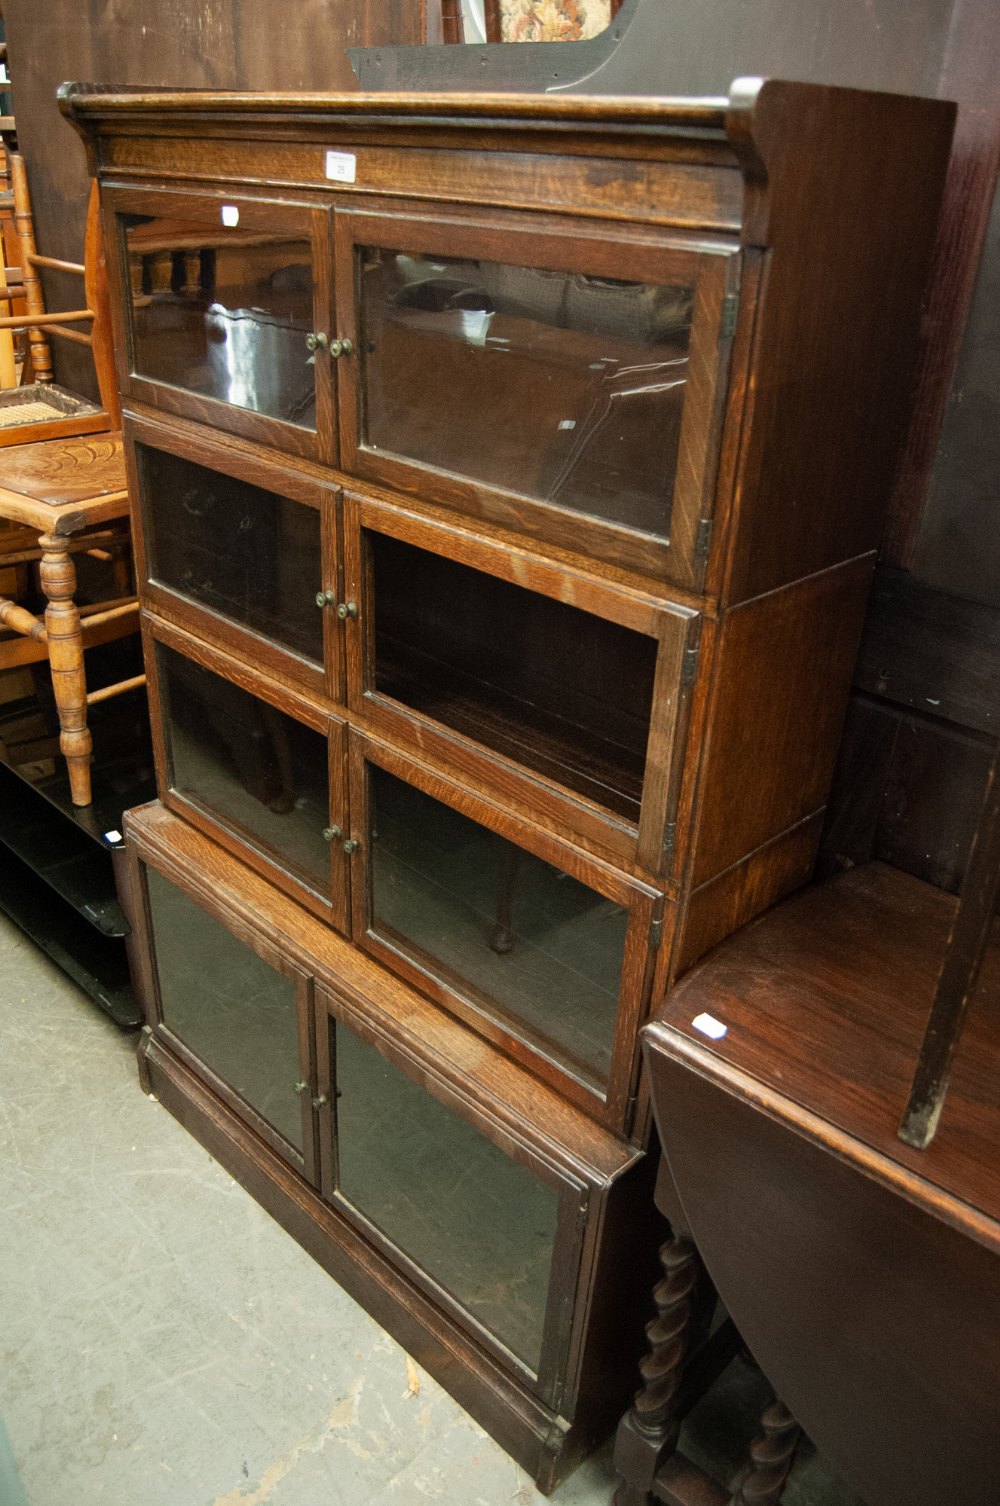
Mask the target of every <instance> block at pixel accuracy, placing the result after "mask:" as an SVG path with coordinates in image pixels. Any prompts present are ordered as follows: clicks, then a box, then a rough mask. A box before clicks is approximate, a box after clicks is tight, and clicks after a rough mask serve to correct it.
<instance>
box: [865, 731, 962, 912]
mask: <svg viewBox="0 0 1000 1506" xmlns="http://www.w3.org/2000/svg"><path fill="white" fill-rule="evenodd" d="M990 753H991V748H990V745H989V743H984V742H983V741H982V740H980V739H978V738H976V737H975V736H973V735H970V734H968V733H963V732H962V731H961V730H960V729H958V728H954V727H950V726H947V725H946V724H942V723H936V724H935V723H927V722H923V721H921V720H920V719H918V718H916V717H905V718H901V719H900V725H899V729H898V733H897V737H896V743H895V748H894V751H893V759H892V765H891V768H890V770H889V777H888V779H887V781H886V787H885V799H884V803H883V806H882V810H881V812H880V816H879V823H878V827H877V829H876V834H875V844H874V853H873V855H874V856H875V857H879V858H881V859H883V861H885V862H886V863H891V864H892V865H893V867H895V868H902V869H904V871H905V872H907V873H913V874H916V875H918V876H919V877H920V878H924V879H926V880H927V881H928V883H931V884H937V885H938V886H939V887H941V888H944V889H949V890H951V891H952V892H956V891H957V890H958V888H959V886H960V884H961V882H962V878H963V876H964V874H965V869H966V865H967V863H968V859H969V848H970V845H971V842H972V833H973V829H974V828H975V824H976V820H977V818H978V816H979V812H980V809H981V807H982V802H983V791H984V790H985V788H986V775H987V771H988V769H989V762H990Z"/></svg>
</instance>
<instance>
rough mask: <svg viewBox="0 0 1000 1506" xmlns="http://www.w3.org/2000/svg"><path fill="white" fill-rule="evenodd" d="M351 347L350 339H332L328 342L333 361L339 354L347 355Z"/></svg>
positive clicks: (352, 347)
mask: <svg viewBox="0 0 1000 1506" xmlns="http://www.w3.org/2000/svg"><path fill="white" fill-rule="evenodd" d="M353 349H354V346H353V345H352V344H351V342H350V340H333V341H331V343H330V354H331V356H332V357H333V359H334V360H335V361H336V360H337V359H338V357H340V356H349V355H350V354H351V351H352V350H353Z"/></svg>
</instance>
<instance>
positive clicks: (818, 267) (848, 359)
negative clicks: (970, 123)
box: [726, 82, 952, 601]
mask: <svg viewBox="0 0 1000 1506" xmlns="http://www.w3.org/2000/svg"><path fill="white" fill-rule="evenodd" d="M801 88H802V86H800V85H795V84H784V83H775V82H768V83H765V84H764V86H763V87H762V89H761V90H760V92H759V94H758V95H757V98H756V102H755V103H754V105H753V106H752V108H751V110H750V112H749V117H748V119H747V121H746V126H747V128H748V129H749V130H750V131H751V133H752V137H753V149H754V150H755V151H756V152H757V153H758V154H759V158H760V162H761V163H762V167H759V168H758V171H762V172H763V173H764V174H765V175H766V179H767V192H766V197H764V196H758V194H757V193H756V192H754V191H753V190H752V188H751V189H748V224H747V226H746V228H745V231H744V234H745V236H746V237H747V238H749V239H750V240H751V241H752V242H753V243H754V244H762V245H767V246H770V247H771V256H770V265H769V268H768V272H767V275H766V280H765V287H764V295H763V307H762V310H761V311H760V313H759V314H758V328H757V339H756V341H755V346H756V350H755V360H756V366H757V373H758V378H757V383H756V385H755V388H754V390H753V394H752V403H751V410H750V417H749V428H748V432H747V436H746V438H745V440H744V451H743V462H742V465H741V468H740V474H739V476H738V480H737V487H738V497H739V496H741V497H743V498H745V499H747V500H748V501H749V502H750V504H751V505H749V506H748V507H746V508H745V509H740V508H739V507H738V516H737V520H736V531H735V536H734V539H733V540H732V543H731V552H730V558H729V567H728V573H727V586H726V594H727V597H728V599H729V600H730V601H742V600H745V599H747V598H748V597H751V596H755V595H757V594H759V593H761V592H764V591H768V590H771V589H773V588H774V587H776V586H779V585H781V584H783V583H784V582H785V581H787V580H790V579H793V578H794V577H795V576H797V575H801V574H805V573H808V572H810V571H815V570H822V569H824V568H826V567H828V566H830V565H832V564H833V563H834V562H835V561H836V560H837V559H843V558H844V557H845V556H850V555H853V554H860V553H862V552H864V551H866V550H869V549H874V548H875V547H877V545H878V542H879V537H880V534H881V529H882V522H883V518H884V515H885V510H886V506H887V504H888V500H889V493H890V489H891V484H892V478H893V474H894V469H895V464H896V460H897V456H898V447H899V445H900V444H901V441H902V436H903V431H904V427H905V424H906V421H907V417H908V412H909V398H910V391H911V384H912V381H913V377H914V369H915V361H916V351H917V339H918V334H919V324H920V321H919V309H920V302H921V298H922V296H923V293H924V290H925V286H926V283H927V278H928V273H929V267H930V260H931V255H932V252H933V248H934V242H935V234H936V223H937V211H938V206H939V201H940V195H941V189H942V186H943V181H944V174H945V169H946V166H947V161H948V152H949V147H950V140H951V132H952V116H951V112H950V111H949V110H948V109H946V108H944V107H943V106H940V105H937V104H935V103H932V102H928V101H923V100H913V99H903V98H890V97H889V96H872V95H864V94H861V93H856V94H854V95H853V96H852V97H851V98H850V104H851V108H850V109H849V110H845V109H844V105H845V103H846V100H845V97H844V94H843V93H840V92H839V91H829V93H827V94H823V93H820V94H819V95H818V96H817V97H816V98H815V99H811V100H810V107H809V109H808V111H805V110H803V109H802V100H801V97H800V90H801ZM930 112H933V114H931V113H930ZM873 138H875V139H880V140H882V141H883V142H888V141H889V140H891V142H892V150H891V152H889V151H886V152H885V153H883V152H881V151H880V152H878V153H875V152H872V151H871V150H870V143H871V141H872V139H873ZM862 225H864V226H865V230H864V233H861V229H860V227H861V226H862ZM804 226H812V227H813V230H814V232H815V239H814V237H813V235H811V234H808V233H803V227H804ZM852 226H856V227H858V228H857V230H854V229H850V228H848V227H852ZM845 232H846V233H845Z"/></svg>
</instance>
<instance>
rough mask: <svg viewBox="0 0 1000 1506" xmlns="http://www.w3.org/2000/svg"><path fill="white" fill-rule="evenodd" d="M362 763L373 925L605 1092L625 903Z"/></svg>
mask: <svg viewBox="0 0 1000 1506" xmlns="http://www.w3.org/2000/svg"><path fill="white" fill-rule="evenodd" d="M367 768H368V820H369V830H370V853H369V875H370V878H369V881H370V884H371V915H370V920H369V929H370V932H371V934H372V935H373V936H374V937H375V938H377V939H380V940H382V941H383V942H385V943H387V944H388V945H389V946H390V947H391V948H392V949H393V950H394V951H396V952H397V953H400V954H402V955H403V956H404V957H407V958H409V959H410V961H411V962H412V963H413V964H415V966H416V968H417V969H419V970H420V971H421V972H422V973H423V974H424V975H425V976H427V977H429V978H432V979H434V980H436V981H437V982H438V984H439V985H441V986H442V987H443V988H444V989H445V990H446V991H447V992H448V993H449V994H450V995H452V996H453V997H457V998H458V999H459V1000H461V1001H464V1002H465V1004H466V1005H467V1006H469V1007H471V1009H472V1010H473V1011H474V1012H476V1013H478V1014H480V1015H485V1016H486V1017H487V1018H488V1019H491V1020H494V1021H496V1022H497V1023H498V1024H500V1025H501V1026H502V1027H503V1028H504V1029H505V1030H507V1031H509V1032H510V1033H511V1034H512V1035H514V1036H515V1037H516V1038H517V1039H520V1040H523V1041H525V1042H526V1043H527V1044H528V1045H529V1046H530V1047H532V1048H533V1049H534V1050H535V1051H537V1052H539V1053H540V1054H542V1055H543V1056H545V1057H547V1058H549V1059H551V1060H554V1061H555V1062H557V1063H558V1064H559V1066H560V1067H562V1068H563V1069H564V1070H566V1071H568V1072H569V1073H570V1074H571V1075H572V1076H574V1077H576V1078H578V1079H579V1080H581V1081H582V1082H584V1083H586V1084H587V1085H588V1087H590V1088H591V1089H593V1090H595V1091H597V1092H599V1093H601V1094H604V1093H605V1092H606V1090H607V1085H608V1080H609V1076H610V1073H611V1062H612V1052H613V1047H614V1042H615V1024H616V1020H617V1017H618V999H619V992H620V989H621V979H622V968H623V963H624V958H625V938H626V933H627V931H628V926H629V918H630V917H629V910H628V908H627V907H626V906H625V905H623V904H619V903H616V902H615V901H613V900H611V899H609V898H607V897H606V896H605V895H603V894H601V893H598V892H597V891H596V890H595V889H591V888H589V887H588V886H587V885H586V884H583V883H581V882H580V881H579V880H577V879H575V878H573V877H571V876H570V875H569V874H568V873H565V872H564V871H562V870H561V869H560V868H558V867H556V866H554V865H553V864H551V863H547V862H544V861H543V860H542V859H541V858H539V857H537V856H536V855H535V854H534V853H531V852H529V851H528V850H527V849H525V848H523V847H521V846H518V845H516V844H515V843H513V842H510V841H507V840H506V839H505V838H503V837H501V836H499V835H498V834H497V833H495V832H493V831H491V830H489V829H488V828H486V827H485V826H482V825H480V824H479V823H478V822H477V821H474V820H471V819H470V818H469V817H468V816H465V815H463V814H461V812H459V811H457V810H454V809H453V808H452V807H451V806H449V805H445V804H443V803H442V802H441V801H440V800H437V799H434V798H433V797H432V796H430V795H427V794H425V793H424V792H423V791H422V790H420V789H417V788H416V787H415V786H413V785H411V784H409V783H407V782H405V781H404V780H402V779H399V778H397V777H396V776H395V775H394V774H391V773H390V772H389V771H388V770H386V769H384V768H382V767H381V766H380V765H378V764H374V763H369V764H368V765H367Z"/></svg>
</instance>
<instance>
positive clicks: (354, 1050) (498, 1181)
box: [334, 1026, 559, 1371]
mask: <svg viewBox="0 0 1000 1506" xmlns="http://www.w3.org/2000/svg"><path fill="white" fill-rule="evenodd" d="M334 1048H335V1059H336V1079H337V1093H338V1096H337V1136H338V1153H339V1163H340V1166H339V1186H340V1190H341V1192H342V1194H343V1196H344V1197H345V1198H346V1199H347V1200H348V1202H350V1203H351V1204H353V1206H354V1207H355V1208H357V1210H358V1211H359V1212H360V1213H362V1214H364V1216H365V1217H366V1218H368V1219H369V1220H370V1221H371V1222H372V1223H373V1224H375V1225H376V1226H377V1227H378V1228H379V1229H381V1231H382V1233H383V1234H385V1235H386V1237H387V1238H388V1239H390V1240H391V1241H392V1243H393V1244H395V1245H397V1246H398V1247H399V1249H401V1250H402V1251H403V1252H404V1253H405V1254H406V1255H409V1256H410V1258H411V1259H412V1260H413V1261H415V1262H416V1264H417V1265H418V1266H419V1267H420V1268H421V1270H423V1271H426V1272H427V1274H428V1275H429V1276H431V1277H432V1278H433V1279H434V1280H435V1281H437V1282H439V1283H440V1284H441V1285H442V1286H443V1287H444V1288H445V1289H446V1290H447V1291H449V1292H450V1293H451V1295H452V1296H453V1297H455V1298H456V1299H457V1301H458V1302H460V1303H461V1305H462V1306H463V1307H465V1308H466V1309H467V1310H468V1311H469V1312H470V1313H471V1314H472V1316H473V1317H474V1318H476V1319H477V1320H478V1321H479V1322H480V1323H482V1324H483V1325H484V1327H486V1328H488V1329H489V1330H490V1331H491V1332H492V1333H494V1334H496V1335H497V1337H498V1338H499V1339H500V1340H501V1341H502V1342H503V1343H504V1344H505V1345H506V1346H507V1347H508V1348H509V1349H511V1350H512V1351H513V1353H514V1354H516V1355H517V1356H518V1357H519V1358H520V1359H522V1360H524V1361H525V1362H526V1363H527V1364H528V1365H529V1366H530V1367H531V1368H532V1369H533V1370H535V1371H537V1369H538V1363H539V1358H540V1355H541V1346H542V1331H543V1327H544V1321H545V1306H546V1297H547V1294H548V1284H549V1269H550V1267H551V1264H552V1251H553V1246H554V1243H555V1234H556V1220H557V1215H558V1203H559V1195H558V1191H557V1189H556V1188H555V1187H552V1186H550V1185H548V1184H547V1183H545V1182H542V1181H540V1180H539V1179H538V1177H536V1176H535V1175H534V1174H533V1173H532V1172H530V1171H529V1170H528V1169H527V1167H524V1166H521V1165H519V1164H518V1163H517V1162H516V1161H513V1160H511V1158H510V1157H509V1156H507V1155H505V1154H504V1153H503V1151H501V1150H499V1149H498V1148H497V1147H496V1146H495V1145H494V1144H493V1143H492V1141H490V1140H487V1139H485V1138H484V1136H483V1135H481V1134H480V1133H479V1131H478V1130H476V1129H473V1127H472V1126H471V1125H470V1124H467V1123H466V1121H465V1120H464V1119H460V1118H459V1116H458V1115H457V1114H456V1113H455V1112H454V1111H453V1110H452V1109H449V1108H446V1107H445V1106H444V1105H443V1104H441V1103H439V1102H438V1100H437V1099H436V1098H433V1097H432V1096H431V1094H430V1093H429V1092H427V1090H426V1089H425V1088H423V1087H419V1086H418V1085H417V1084H416V1083H414V1082H411V1080H410V1079H409V1078H408V1077H406V1076H405V1075H404V1074H403V1073H402V1072H401V1071H400V1070H399V1068H398V1067H395V1066H393V1065H392V1064H391V1063H390V1062H388V1061H386V1060H385V1058H384V1057H382V1056H380V1055H379V1053H378V1052H377V1051H376V1050H375V1049H374V1047H372V1046H368V1045H366V1044H365V1043H364V1042H363V1041H361V1040H359V1039H358V1037H357V1036H356V1035H355V1034H354V1033H353V1031H350V1030H347V1029H346V1028H345V1027H344V1026H339V1027H337V1029H336V1033H335V1042H334Z"/></svg>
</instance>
